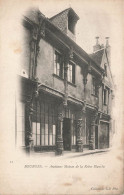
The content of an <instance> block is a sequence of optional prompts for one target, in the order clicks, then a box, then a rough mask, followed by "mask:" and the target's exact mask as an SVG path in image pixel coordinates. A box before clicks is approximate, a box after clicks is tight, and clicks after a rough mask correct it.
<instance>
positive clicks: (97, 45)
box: [93, 37, 101, 52]
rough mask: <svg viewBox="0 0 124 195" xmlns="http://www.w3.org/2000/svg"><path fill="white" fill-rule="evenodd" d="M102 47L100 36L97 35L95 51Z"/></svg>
mask: <svg viewBox="0 0 124 195" xmlns="http://www.w3.org/2000/svg"><path fill="white" fill-rule="evenodd" d="M100 49H101V46H100V44H99V37H96V45H94V46H93V52H96V51H98V50H100Z"/></svg>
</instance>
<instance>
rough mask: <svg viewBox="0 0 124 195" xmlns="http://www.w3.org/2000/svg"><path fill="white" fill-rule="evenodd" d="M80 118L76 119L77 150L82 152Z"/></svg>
mask: <svg viewBox="0 0 124 195" xmlns="http://www.w3.org/2000/svg"><path fill="white" fill-rule="evenodd" d="M81 127H82V119H78V120H77V152H83V141H82V132H81V130H82V128H81Z"/></svg>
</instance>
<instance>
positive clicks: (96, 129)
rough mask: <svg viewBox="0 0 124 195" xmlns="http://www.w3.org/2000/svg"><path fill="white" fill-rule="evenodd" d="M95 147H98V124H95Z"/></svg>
mask: <svg viewBox="0 0 124 195" xmlns="http://www.w3.org/2000/svg"><path fill="white" fill-rule="evenodd" d="M95 149H98V126H95Z"/></svg>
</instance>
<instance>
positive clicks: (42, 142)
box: [41, 135, 44, 146]
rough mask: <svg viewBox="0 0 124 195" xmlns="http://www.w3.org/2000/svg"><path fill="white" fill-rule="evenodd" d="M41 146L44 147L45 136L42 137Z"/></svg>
mask: <svg viewBox="0 0 124 195" xmlns="http://www.w3.org/2000/svg"><path fill="white" fill-rule="evenodd" d="M41 145H42V146H44V135H41Z"/></svg>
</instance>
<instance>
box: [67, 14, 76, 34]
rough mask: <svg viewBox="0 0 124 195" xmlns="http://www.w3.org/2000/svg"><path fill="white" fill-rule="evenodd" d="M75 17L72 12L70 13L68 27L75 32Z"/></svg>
mask: <svg viewBox="0 0 124 195" xmlns="http://www.w3.org/2000/svg"><path fill="white" fill-rule="evenodd" d="M75 24H76V22H75V19H74V17H73V16H72V14H71V13H69V15H68V29H69V30H70V31H71V32H72V33H73V34H75Z"/></svg>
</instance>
